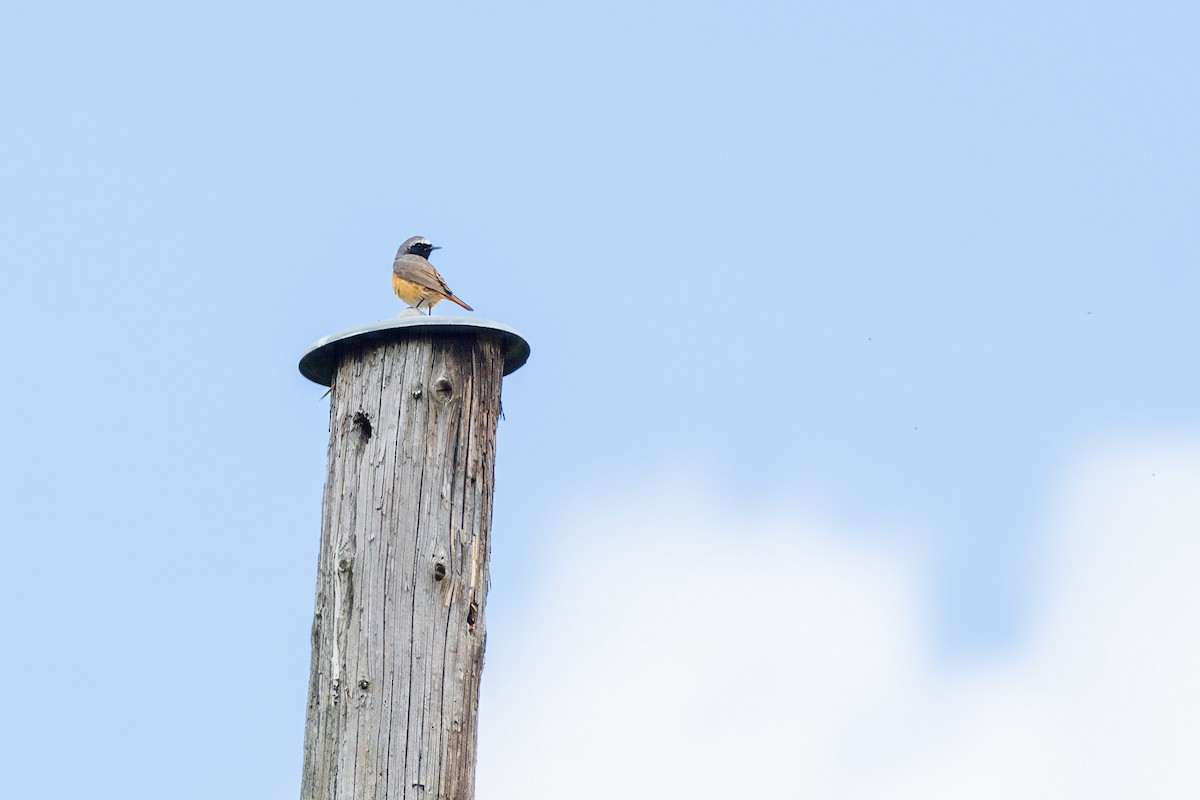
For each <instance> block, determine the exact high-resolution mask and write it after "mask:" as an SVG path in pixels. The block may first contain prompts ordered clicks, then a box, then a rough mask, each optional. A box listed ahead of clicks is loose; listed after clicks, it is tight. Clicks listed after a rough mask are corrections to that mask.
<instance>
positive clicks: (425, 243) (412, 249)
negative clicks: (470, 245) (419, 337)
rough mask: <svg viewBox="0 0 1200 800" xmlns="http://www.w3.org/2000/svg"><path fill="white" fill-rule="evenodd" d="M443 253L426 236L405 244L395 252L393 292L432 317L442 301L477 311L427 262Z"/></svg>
mask: <svg viewBox="0 0 1200 800" xmlns="http://www.w3.org/2000/svg"><path fill="white" fill-rule="evenodd" d="M440 249H441V248H440V247H434V246H433V245H432V244H430V243H429V240H428V239H426V238H425V237H424V236H414V237H412V238H411V239H407V240H405V242H404V244H402V245H400V249H399V250H397V251H396V260H395V261H394V262H393V263H392V291H394V292H395V293H396V296H397V297H399V298H400V299H401V300H403V301H404V302H405V303H407V304H408V305H409V306H411V307H412V308H415V309H416V310H417V311H422V310H427V313H429V314H432V313H433V307H434V306H435V305H437V304H438V303H440V302H441V301H442V300H449V301H451V302H453V303H458V304H459V305H460V306H462V307H463V308H465V309H466V310H467V311H474V310H475V309H473V308H471V307H470V306H469V305H467V304H466V303H464V302H463V301H462V300H459V299H458V298H457V297H455V296H454V292H452V291H450V287H449V286H447V285H446V281H445V279H443V278H442V276H441V275H440V274H438V271H437V270H436V269H434V268H433V264H430V263H429V261H428V260H427V259H428V258H429V254H430V253H432V252H433V251H434V250H440Z"/></svg>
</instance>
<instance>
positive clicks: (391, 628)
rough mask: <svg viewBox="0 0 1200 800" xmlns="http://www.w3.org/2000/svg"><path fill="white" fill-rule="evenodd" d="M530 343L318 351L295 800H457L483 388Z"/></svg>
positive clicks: (398, 333)
mask: <svg viewBox="0 0 1200 800" xmlns="http://www.w3.org/2000/svg"><path fill="white" fill-rule="evenodd" d="M528 356H529V345H528V344H527V343H526V342H525V340H524V339H523V338H522V337H521V336H520V334H518V333H517V332H516V331H514V330H512V329H511V328H509V327H507V326H504V325H500V324H498V323H492V322H486V321H481V320H475V319H468V318H462V317H429V316H419V315H416V314H409V315H403V316H401V317H400V319H398V320H394V321H390V322H383V323H375V324H372V325H364V326H360V327H358V328H352V329H350V330H347V331H342V332H341V333H337V334H334V335H332V336H328V337H326V338H324V339H322V340H321V341H319V342H317V343H316V344H315V345H313V346H312V347H311V348H309V350H308V352H306V353H305V355H304V357H303V358H302V359H301V361H300V371H301V372H302V373H303V374H304V375H305V376H306V377H308V378H310V379H311V380H313V381H316V382H317V383H321V384H323V385H327V386H328V385H330V384H331V382H332V385H333V387H334V388H333V393H332V395H331V400H330V410H329V464H328V470H329V471H328V477H327V479H326V483H325V499H324V503H323V509H322V521H321V550H320V556H319V559H318V566H317V599H316V612H315V614H314V617H313V627H312V668H311V677H310V680H309V691H308V714H307V720H306V725H305V735H304V774H303V780H302V784H301V792H300V793H301V798H302V800H384V799H385V798H386V800H401V798H403V799H404V800H409V799H410V798H421V800H471V798H473V797H474V780H475V742H476V730H477V724H476V720H477V713H478V704H479V678H480V674H481V671H482V669H483V651H484V641H485V638H486V637H485V623H484V607H485V605H486V600H487V590H488V556H489V551H490V540H489V535H490V529H491V515H492V488H493V476H492V471H493V467H494V464H495V454H496V424H497V420H498V418H499V415H500V384H501V378H502V376H503V375H507V374H508V373H510V372H513V371H514V370H516V369H517V368H519V367H520V366H521V365H522V364H524V363H525V360H526V358H528Z"/></svg>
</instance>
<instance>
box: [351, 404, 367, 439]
mask: <svg viewBox="0 0 1200 800" xmlns="http://www.w3.org/2000/svg"><path fill="white" fill-rule="evenodd" d="M350 424H351V425H353V426H354V429H355V430H356V431H358V433H359V435H360V436H362V439H363V441H364V442H369V441H370V440H371V418H370V417H368V416H367V414H366V412H364V411H356V412H354V417H353V418H352V419H351V420H350Z"/></svg>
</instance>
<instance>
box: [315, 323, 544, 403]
mask: <svg viewBox="0 0 1200 800" xmlns="http://www.w3.org/2000/svg"><path fill="white" fill-rule="evenodd" d="M419 332H429V333H443V334H448V335H454V334H461V335H470V334H483V335H488V332H491V334H494V335H496V336H498V337H499V338H500V340H501V341H502V342H503V346H504V351H503V352H504V374H505V375H509V374H511V373H513V372H516V371H517V370H518V369H520V368H521V367H522V366H523V365H524V364H525V362H526V361H527V360H529V342H527V341H525V338H524V337H523V336H521V334H519V333H517V332H516V331H515V330H514V329H513V328H510V327H509V326H508V325H504V324H502V323H499V322H491V321H490V320H485V319H471V318H469V317H433V316H426V315H424V314H405V315H402V316H401V317H400V318H399V319H391V320H383V321H382V322H372V323H369V324H367V325H358V326H355V327H353V328H347V329H346V330H343V331H338V332H337V333H331V334H329V335H328V336H325V337H323V338H321V339H318V340H317V341H316V342H315V343H314V344H313V345H312V347H310V348H308V350H307V351H305V353H304V355H303V356H301V358H300V374H301V375H303V376H304V377H306V378H308V379H309V380H310V381H312V382H313V383H319V384H321V385H322V386H329V385H330V383H331V382H332V381H333V375H334V372H335V370H336V369H337V353H338V348H339V347H344V346H345V345H346V344H347V343H350V342H354V341H356V340H364V339H365V340H379V339H390V338H400V337H403V336H409V335H412V334H415V333H419Z"/></svg>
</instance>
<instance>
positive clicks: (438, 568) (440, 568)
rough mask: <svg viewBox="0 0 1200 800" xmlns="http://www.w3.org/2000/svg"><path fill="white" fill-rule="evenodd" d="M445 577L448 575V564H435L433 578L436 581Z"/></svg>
mask: <svg viewBox="0 0 1200 800" xmlns="http://www.w3.org/2000/svg"><path fill="white" fill-rule="evenodd" d="M445 577H446V565H445V564H434V565H433V579H434V580H435V581H440V580H442V579H443V578H445Z"/></svg>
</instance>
